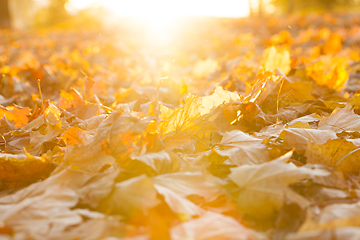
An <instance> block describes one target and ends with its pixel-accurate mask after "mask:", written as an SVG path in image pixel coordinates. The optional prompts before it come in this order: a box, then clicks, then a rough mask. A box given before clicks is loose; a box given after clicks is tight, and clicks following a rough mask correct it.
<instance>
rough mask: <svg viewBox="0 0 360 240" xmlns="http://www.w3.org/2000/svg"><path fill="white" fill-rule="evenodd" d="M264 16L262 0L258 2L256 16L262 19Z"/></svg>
mask: <svg viewBox="0 0 360 240" xmlns="http://www.w3.org/2000/svg"><path fill="white" fill-rule="evenodd" d="M263 15H264V3H263V1H262V0H258V16H259V17H263Z"/></svg>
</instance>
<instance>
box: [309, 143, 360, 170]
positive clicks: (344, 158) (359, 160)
mask: <svg viewBox="0 0 360 240" xmlns="http://www.w3.org/2000/svg"><path fill="white" fill-rule="evenodd" d="M356 149H358V147H357V146H355V145H354V143H352V142H351V141H347V140H346V139H333V140H329V141H328V142H326V143H324V144H317V143H311V144H309V145H308V146H307V149H306V153H305V156H306V157H307V162H308V163H314V164H324V165H327V166H330V167H334V168H337V169H339V170H341V171H346V172H356V171H359V170H360V151H354V150H356ZM352 151H354V152H352Z"/></svg>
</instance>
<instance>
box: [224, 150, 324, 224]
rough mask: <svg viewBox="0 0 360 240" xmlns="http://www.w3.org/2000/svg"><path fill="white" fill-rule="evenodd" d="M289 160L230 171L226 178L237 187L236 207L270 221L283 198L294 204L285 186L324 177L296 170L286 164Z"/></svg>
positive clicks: (283, 159) (288, 155)
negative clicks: (238, 191) (311, 178)
mask: <svg viewBox="0 0 360 240" xmlns="http://www.w3.org/2000/svg"><path fill="white" fill-rule="evenodd" d="M290 157H291V154H286V155H284V156H283V157H281V158H279V159H276V160H272V161H270V162H266V163H262V164H258V165H244V166H240V167H236V168H232V169H231V173H230V174H229V178H230V179H231V180H232V181H233V182H234V183H235V184H237V185H238V186H239V187H240V193H239V195H238V197H237V203H238V206H239V208H240V209H241V210H242V211H243V212H244V213H247V214H250V215H251V216H253V217H255V218H257V219H271V218H272V217H274V215H275V214H276V213H277V211H279V210H280V208H281V206H282V205H283V202H284V200H285V197H288V198H290V201H296V199H294V197H295V196H294V195H289V194H290V193H289V191H288V186H289V185H290V184H291V183H295V182H297V181H299V180H302V179H306V178H309V177H311V176H316V175H318V176H319V175H320V176H322V175H327V173H326V172H325V171H322V170H319V169H316V170H312V169H307V168H304V167H302V168H299V167H296V166H295V165H294V164H292V163H285V160H287V159H288V158H290Z"/></svg>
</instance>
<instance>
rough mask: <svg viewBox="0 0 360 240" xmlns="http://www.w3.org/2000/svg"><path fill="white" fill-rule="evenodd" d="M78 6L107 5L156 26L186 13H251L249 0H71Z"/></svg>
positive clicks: (195, 14)
mask: <svg viewBox="0 0 360 240" xmlns="http://www.w3.org/2000/svg"><path fill="white" fill-rule="evenodd" d="M70 4H71V5H72V6H73V7H74V8H75V9H83V8H86V7H89V6H103V7H105V8H107V9H108V10H110V11H112V12H114V13H115V14H116V15H117V16H120V17H137V18H141V19H143V20H145V21H146V22H147V23H148V24H149V25H150V26H152V27H159V26H160V25H167V24H169V23H171V22H172V21H174V20H175V19H177V18H179V17H184V16H214V17H245V16H247V15H248V14H249V5H248V1H247V0H222V1H207V0H196V1H194V0H181V1H180V0H177V1H175V0H173V1H169V0H152V1H149V0H132V1H123V0H120V1H114V0H102V1H99V0H92V1H88V0H71V1H70Z"/></svg>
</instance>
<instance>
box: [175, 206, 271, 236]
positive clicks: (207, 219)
mask: <svg viewBox="0 0 360 240" xmlns="http://www.w3.org/2000/svg"><path fill="white" fill-rule="evenodd" d="M170 235H171V239H173V240H183V239H196V240H218V239H222V240H235V239H238V240H256V239H260V238H261V237H260V235H257V234H255V232H253V231H251V230H249V229H247V228H246V227H244V226H243V225H242V224H240V223H239V222H237V221H236V220H234V219H233V218H231V217H228V216H225V215H222V214H218V213H214V212H209V211H208V212H206V213H205V214H204V215H202V216H201V217H199V218H194V219H192V220H189V221H187V222H184V223H180V224H179V225H177V226H175V227H173V228H171V229H170ZM263 239H265V237H263Z"/></svg>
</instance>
